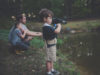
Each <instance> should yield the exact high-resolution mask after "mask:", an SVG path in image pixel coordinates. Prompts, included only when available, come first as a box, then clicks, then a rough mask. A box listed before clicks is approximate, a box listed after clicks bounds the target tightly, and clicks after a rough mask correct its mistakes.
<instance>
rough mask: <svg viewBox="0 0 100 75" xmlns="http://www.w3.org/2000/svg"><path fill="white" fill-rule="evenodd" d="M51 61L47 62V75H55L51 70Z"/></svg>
mask: <svg viewBox="0 0 100 75" xmlns="http://www.w3.org/2000/svg"><path fill="white" fill-rule="evenodd" d="M51 63H52V62H51V61H47V62H46V68H47V75H53V73H52V72H51V70H52V68H51V67H52V65H51Z"/></svg>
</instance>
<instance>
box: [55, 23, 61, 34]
mask: <svg viewBox="0 0 100 75" xmlns="http://www.w3.org/2000/svg"><path fill="white" fill-rule="evenodd" d="M60 31H61V24H60V23H59V24H57V28H56V29H55V31H54V32H55V33H56V34H58V33H60Z"/></svg>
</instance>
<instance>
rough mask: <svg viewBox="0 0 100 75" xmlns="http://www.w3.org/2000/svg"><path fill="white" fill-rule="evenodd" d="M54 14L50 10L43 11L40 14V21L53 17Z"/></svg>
mask: <svg viewBox="0 0 100 75" xmlns="http://www.w3.org/2000/svg"><path fill="white" fill-rule="evenodd" d="M53 15H54V14H53V12H52V11H51V10H49V9H46V8H44V9H41V10H40V12H39V16H40V20H41V21H43V18H47V17H53Z"/></svg>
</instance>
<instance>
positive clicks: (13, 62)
mask: <svg viewBox="0 0 100 75" xmlns="http://www.w3.org/2000/svg"><path fill="white" fill-rule="evenodd" d="M99 24H100V20H85V21H68V23H67V24H66V25H63V29H65V28H66V27H70V28H77V29H81V28H87V29H91V28H92V27H97V26H99ZM27 26H28V27H29V29H30V30H35V31H41V28H40V27H42V24H41V23H33V22H31V23H30V22H28V23H27ZM8 33H9V29H0V40H1V42H0V44H1V45H0V50H1V51H0V54H1V55H0V56H1V57H0V60H1V59H3V60H4V61H0V65H2V64H3V67H4V69H3V67H1V68H0V69H3V71H2V72H1V73H3V74H4V71H5V67H6V72H5V73H6V74H5V75H7V73H9V72H11V73H9V74H10V75H32V74H33V75H37V74H38V75H40V74H42V75H44V73H45V67H46V66H45V59H44V57H45V54H44V50H43V46H44V42H43V40H42V38H39V37H35V38H34V39H33V40H32V41H31V49H30V50H28V51H25V53H24V54H22V55H21V56H18V55H14V54H12V53H10V52H9V51H8V50H9V46H8ZM60 36H61V37H60ZM60 36H58V37H59V39H58V43H57V47H58V50H57V58H58V59H57V62H56V63H55V64H54V65H55V68H56V69H57V70H59V71H60V72H61V74H62V75H66V74H68V75H80V73H79V72H78V70H77V67H76V66H75V64H74V63H73V62H72V61H70V60H69V59H68V58H69V55H68V54H66V53H65V52H63V51H64V50H66V47H67V46H66V45H67V44H66V43H65V42H66V41H67V40H68V37H66V36H64V35H60ZM70 40H72V39H70ZM64 46H66V47H65V48H63V47H64ZM73 46H74V45H73ZM69 50H70V48H69ZM8 61H9V62H8ZM9 74H8V75H9Z"/></svg>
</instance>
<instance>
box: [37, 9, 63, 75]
mask: <svg viewBox="0 0 100 75" xmlns="http://www.w3.org/2000/svg"><path fill="white" fill-rule="evenodd" d="M39 15H40V18H41V20H42V21H43V22H44V26H43V38H44V40H45V50H46V68H47V75H57V74H59V72H58V71H56V70H54V67H53V63H54V62H55V61H56V43H57V39H56V36H57V34H58V33H60V30H61V24H57V27H56V29H55V28H54V27H53V26H51V23H52V17H53V12H52V11H50V10H48V9H42V10H41V11H40V13H39Z"/></svg>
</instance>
